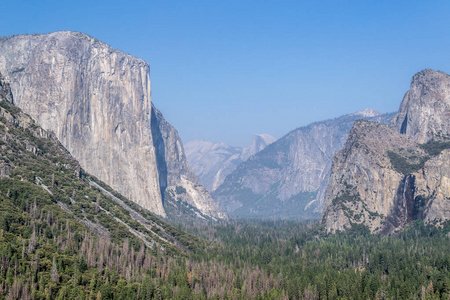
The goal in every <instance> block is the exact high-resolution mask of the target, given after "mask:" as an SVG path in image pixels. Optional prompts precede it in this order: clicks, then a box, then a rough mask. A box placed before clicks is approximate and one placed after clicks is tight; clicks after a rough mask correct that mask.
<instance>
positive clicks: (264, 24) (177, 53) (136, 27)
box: [0, 0, 450, 146]
mask: <svg viewBox="0 0 450 300" xmlns="http://www.w3.org/2000/svg"><path fill="white" fill-rule="evenodd" d="M0 8H1V9H0V36H7V35H11V34H22V33H49V32H54V31H60V30H72V31H79V32H84V33H87V34H89V35H91V36H93V37H95V38H98V39H99V40H101V41H103V42H105V43H107V44H109V45H111V46H112V47H114V48H116V49H119V50H122V51H124V52H126V53H129V54H131V55H134V56H136V57H139V58H141V59H143V60H145V61H147V62H149V64H150V78H151V81H152V101H153V103H154V104H155V106H156V107H157V108H158V109H159V110H161V112H162V113H163V115H164V117H165V118H166V119H167V120H168V121H169V122H170V123H171V124H172V125H173V126H174V127H175V128H176V129H177V130H178V132H179V134H180V136H181V138H182V140H183V141H184V142H185V143H186V142H189V141H192V140H195V139H203V140H210V141H216V142H225V143H227V144H230V145H232V146H244V145H246V144H248V143H249V142H250V140H251V137H252V135H253V134H257V133H268V134H271V135H273V136H274V137H276V138H280V137H281V136H283V135H285V134H286V133H288V132H289V131H291V130H293V129H295V128H298V127H301V126H304V125H307V124H309V123H311V122H314V121H320V120H324V119H329V118H334V117H338V116H340V115H343V114H347V113H352V112H356V111H359V110H362V109H365V108H373V109H376V110H378V111H380V112H393V111H396V110H397V109H398V107H399V105H400V102H401V100H402V98H403V95H404V94H405V92H406V91H407V90H408V88H409V85H410V81H411V78H412V76H413V75H414V74H415V73H416V72H418V71H420V70H422V69H425V68H431V69H436V70H441V71H444V72H447V73H450V18H449V16H450V1H439V0H437V1H414V0H409V1H392V0H389V1H384V0H377V1H361V0H357V1H345V0H341V1H327V0H322V1H299V0H297V1H283V0H277V1H270V0H267V1H264V0H259V1H250V0H248V1H247V0H239V1H234V0H222V1H214V0H208V1H196V0H193V1H171V0H160V1H152V0H146V1H131V0H128V1H113V0H109V1H95V0H90V1H85V0H78V1H66V0H58V1H47V0H40V1H30V0H28V1H27V0H23V1H21V0H18V1H12V0H0Z"/></svg>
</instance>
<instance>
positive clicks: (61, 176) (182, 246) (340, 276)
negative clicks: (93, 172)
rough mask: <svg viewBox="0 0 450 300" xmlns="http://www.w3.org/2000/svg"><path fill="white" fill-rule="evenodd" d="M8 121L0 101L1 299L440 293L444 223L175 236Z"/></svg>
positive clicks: (199, 226) (448, 252)
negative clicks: (378, 232) (378, 229)
mask: <svg viewBox="0 0 450 300" xmlns="http://www.w3.org/2000/svg"><path fill="white" fill-rule="evenodd" d="M19 114H21V112H20V110H16V109H13V107H12V106H10V105H9V104H5V103H3V102H0V174H2V177H1V178H0V299H238V300H239V299H261V300H263V299H377V298H378V299H383V298H385V299H439V298H440V299H448V298H449V297H450V272H449V271H448V270H449V268H450V242H449V231H450V225H447V226H446V227H444V228H443V229H436V228H434V227H425V226H424V225H423V224H422V223H421V222H415V223H411V224H410V225H409V227H407V228H406V229H405V230H404V231H403V232H401V233H400V234H398V235H397V236H389V237H383V236H374V235H370V234H369V233H368V231H367V230H365V229H364V228H363V227H361V226H360V227H358V226H354V229H353V230H351V231H349V232H346V233H340V234H336V235H326V234H324V233H323V231H322V229H321V227H320V225H319V224H316V223H298V222H288V221H277V222H274V221H271V222H269V221H264V222H251V221H227V222H226V221H223V222H218V223H213V222H203V223H201V222H198V221H197V222H195V223H191V224H190V225H186V228H185V231H183V230H181V226H178V227H174V226H172V225H169V224H167V223H166V222H164V221H163V220H161V219H159V218H158V217H156V216H154V215H153V214H151V213H150V212H148V211H146V210H145V209H143V208H142V207H139V206H138V205H136V204H135V203H133V202H131V201H129V200H127V199H126V198H125V197H123V196H122V195H120V194H118V193H117V192H115V191H114V190H112V189H111V188H110V187H109V186H107V185H106V184H104V183H103V182H101V181H99V180H98V179H96V178H95V177H93V176H90V175H89V174H86V173H85V172H84V171H83V170H82V169H81V168H80V166H79V164H78V163H77V162H76V161H75V160H74V159H73V158H72V157H71V156H70V155H69V153H68V152H67V151H66V150H65V149H64V148H63V147H62V146H61V145H60V144H59V143H58V142H57V141H56V140H55V139H52V138H50V139H46V138H44V137H43V136H46V134H45V133H44V134H42V132H41V131H40V129H39V128H38V127H37V126H36V125H34V124H33V123H32V122H25V123H26V125H23V124H22V125H20V124H19V122H18V121H17V120H14V116H16V117H17V116H19ZM20 117H21V118H24V115H21V116H20ZM11 118H12V119H13V120H12V121H11ZM7 120H10V121H7ZM50 136H51V135H50ZM433 151H434V150H433ZM94 183H95V184H97V185H95V184H94ZM346 186H347V188H349V189H351V188H352V187H351V186H350V185H347V184H346ZM176 192H177V193H179V194H183V191H182V190H180V189H178V190H176ZM314 196H315V193H309V194H304V195H303V194H302V195H297V196H296V197H298V199H302V201H304V203H306V202H307V201H309V200H311V199H312V198H314ZM344 198H345V197H344ZM267 199H269V198H267ZM298 199H297V200H298ZM171 200H173V201H175V202H177V201H176V200H174V199H171ZM269 200H270V199H269ZM291 200H296V199H289V200H288V201H291ZM342 200H343V201H344V202H345V201H347V200H348V201H351V200H349V199H347V198H345V199H342ZM353 200H354V199H353ZM423 201H426V199H424V200H423ZM300 202H301V201H300ZM268 203H270V201H267V202H263V201H261V204H264V205H268ZM176 209H178V211H179V210H180V209H181V208H176ZM183 209H186V210H191V207H184V208H183ZM187 232H189V233H187Z"/></svg>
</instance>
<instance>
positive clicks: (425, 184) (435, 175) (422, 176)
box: [414, 149, 450, 226]
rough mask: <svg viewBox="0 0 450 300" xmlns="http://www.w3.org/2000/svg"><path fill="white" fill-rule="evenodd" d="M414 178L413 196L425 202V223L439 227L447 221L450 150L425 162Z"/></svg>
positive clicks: (449, 199)
mask: <svg viewBox="0 0 450 300" xmlns="http://www.w3.org/2000/svg"><path fill="white" fill-rule="evenodd" d="M414 176H415V191H414V192H415V195H417V196H420V199H419V200H422V201H425V203H423V205H425V216H424V221H425V223H432V224H436V225H438V226H439V225H441V224H442V223H443V222H445V221H447V220H449V219H450V149H446V150H444V151H442V153H441V154H439V155H438V156H436V157H434V158H432V159H430V160H429V161H427V162H426V163H425V165H424V167H423V168H422V169H421V170H419V172H417V173H415V174H414ZM417 196H416V197H417ZM427 201H428V203H427Z"/></svg>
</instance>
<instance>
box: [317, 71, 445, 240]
mask: <svg viewBox="0 0 450 300" xmlns="http://www.w3.org/2000/svg"><path fill="white" fill-rule="evenodd" d="M449 78H450V77H449V76H448V75H446V74H444V73H442V72H436V71H432V70H425V71H422V72H419V73H418V74H416V75H415V76H414V77H413V80H412V83H411V89H410V90H409V91H408V93H407V94H406V96H405V98H404V99H403V102H402V104H401V106H400V110H399V112H398V114H397V116H396V118H395V119H394V120H393V121H392V123H391V127H392V128H393V130H392V129H390V128H388V127H386V126H383V125H379V124H374V123H370V122H364V121H358V122H355V124H354V126H353V128H352V130H351V132H350V135H349V138H348V140H347V142H346V145H345V147H344V149H343V150H342V151H339V152H337V153H336V155H335V157H334V159H333V167H332V171H331V176H330V180H329V184H328V187H327V190H326V193H325V200H324V209H323V213H322V223H323V224H324V225H325V228H326V230H327V231H328V232H336V231H337V230H346V229H349V228H351V227H352V226H353V225H355V224H362V225H364V226H367V227H368V228H369V230H370V231H371V232H373V233H383V234H391V233H395V232H397V231H399V230H401V229H403V228H404V227H405V226H406V224H408V223H409V222H411V221H413V220H416V219H423V220H424V222H425V223H426V224H434V225H437V226H440V225H442V224H443V223H444V222H446V221H448V220H450V139H449V138H448V135H449V128H450V126H449V118H448V113H449V99H450V94H449V93H450V88H449V87H450V86H449V82H450V81H449ZM424 142H426V143H424Z"/></svg>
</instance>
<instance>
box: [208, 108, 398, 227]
mask: <svg viewBox="0 0 450 300" xmlns="http://www.w3.org/2000/svg"><path fill="white" fill-rule="evenodd" d="M392 116H393V115H392V114H386V115H382V114H380V113H379V112H376V111H374V110H364V111H361V112H358V113H355V114H350V115H345V116H342V117H340V118H337V119H333V120H327V121H322V122H317V123H313V124H311V125H308V126H305V127H301V128H298V129H296V130H293V131H291V132H290V133H288V134H287V135H285V136H284V137H282V138H280V139H278V140H277V141H276V142H274V143H272V144H271V145H269V146H267V147H266V148H265V149H264V150H262V151H261V152H259V153H257V154H256V155H254V156H253V157H251V158H250V159H249V160H248V161H246V162H245V163H242V164H241V165H240V166H239V167H238V168H237V169H236V170H235V171H234V172H232V173H231V174H230V175H228V177H227V178H226V179H225V181H224V183H223V184H222V185H221V186H220V187H219V188H218V189H217V190H216V191H214V193H213V197H214V199H215V200H216V201H217V202H218V203H219V206H220V208H221V209H222V210H224V211H225V212H227V213H229V214H230V215H237V216H250V217H282V218H311V217H313V218H314V217H316V218H317V217H319V216H320V212H321V208H322V200H323V195H324V191H325V188H326V183H327V181H328V176H329V171H330V169H331V161H332V157H333V154H334V153H335V152H336V151H338V150H340V149H341V148H342V147H343V146H344V143H345V140H346V138H347V135H348V132H349V130H350V128H351V126H352V124H353V122H354V121H355V120H358V119H361V118H368V119H370V120H374V121H379V122H382V123H388V122H390V120H391V119H392Z"/></svg>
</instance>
